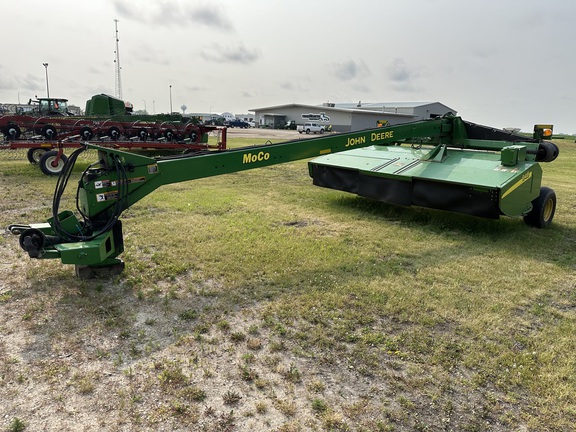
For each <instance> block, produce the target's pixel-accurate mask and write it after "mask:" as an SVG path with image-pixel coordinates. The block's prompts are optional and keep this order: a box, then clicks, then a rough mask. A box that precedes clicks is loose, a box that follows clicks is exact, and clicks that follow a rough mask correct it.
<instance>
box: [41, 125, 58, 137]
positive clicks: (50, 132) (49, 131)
mask: <svg viewBox="0 0 576 432" xmlns="http://www.w3.org/2000/svg"><path fill="white" fill-rule="evenodd" d="M41 135H42V136H43V137H44V138H46V139H49V140H53V139H56V135H57V132H56V128H55V127H54V126H52V125H46V126H44V127H43V128H42V132H41Z"/></svg>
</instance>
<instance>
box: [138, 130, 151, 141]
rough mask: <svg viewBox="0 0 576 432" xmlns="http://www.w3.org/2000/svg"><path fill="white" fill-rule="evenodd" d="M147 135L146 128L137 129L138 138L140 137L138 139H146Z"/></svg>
mask: <svg viewBox="0 0 576 432" xmlns="http://www.w3.org/2000/svg"><path fill="white" fill-rule="evenodd" d="M148 137H149V135H148V132H147V131H146V129H140V130H139V131H138V138H139V139H140V141H146V140H147V139H148Z"/></svg>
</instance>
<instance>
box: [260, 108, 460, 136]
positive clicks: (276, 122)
mask: <svg viewBox="0 0 576 432" xmlns="http://www.w3.org/2000/svg"><path fill="white" fill-rule="evenodd" d="M250 111H253V112H254V114H255V115H254V117H255V123H256V127H269V128H274V129H278V128H282V127H283V126H284V125H286V124H287V123H290V122H291V121H295V122H296V124H297V125H299V124H304V123H305V122H307V121H314V122H318V123H321V124H325V125H326V126H328V125H330V126H331V128H332V130H333V131H336V132H350V131H357V130H361V129H367V128H373V127H376V126H378V122H381V123H382V122H388V124H391V125H395V124H399V123H406V122H410V121H415V120H423V119H428V118H435V117H440V116H443V115H444V114H448V113H452V114H456V111H455V110H454V109H452V108H450V107H448V106H446V105H444V104H441V103H440V102H381V103H362V102H358V103H324V104H322V105H303V104H294V103H293V104H286V105H276V106H270V107H264V108H254V109H251V110H250Z"/></svg>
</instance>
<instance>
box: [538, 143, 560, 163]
mask: <svg viewBox="0 0 576 432" xmlns="http://www.w3.org/2000/svg"><path fill="white" fill-rule="evenodd" d="M559 153H560V149H558V146H557V145H556V144H554V143H551V142H549V141H543V142H541V143H540V145H539V146H538V152H537V153H536V161H537V162H552V161H553V160H555V159H556V158H557V157H558V154H559Z"/></svg>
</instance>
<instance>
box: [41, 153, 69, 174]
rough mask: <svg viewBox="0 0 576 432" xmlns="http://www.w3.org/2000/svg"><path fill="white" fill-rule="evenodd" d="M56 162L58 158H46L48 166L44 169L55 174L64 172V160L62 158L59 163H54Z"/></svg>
mask: <svg viewBox="0 0 576 432" xmlns="http://www.w3.org/2000/svg"><path fill="white" fill-rule="evenodd" d="M55 160H56V156H52V157H49V158H46V164H45V165H44V167H45V168H46V169H47V170H48V171H50V172H52V173H55V174H58V173H60V171H62V168H63V167H64V161H63V160H62V158H60V160H59V161H58V163H57V164H55V163H54V161H55Z"/></svg>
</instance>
